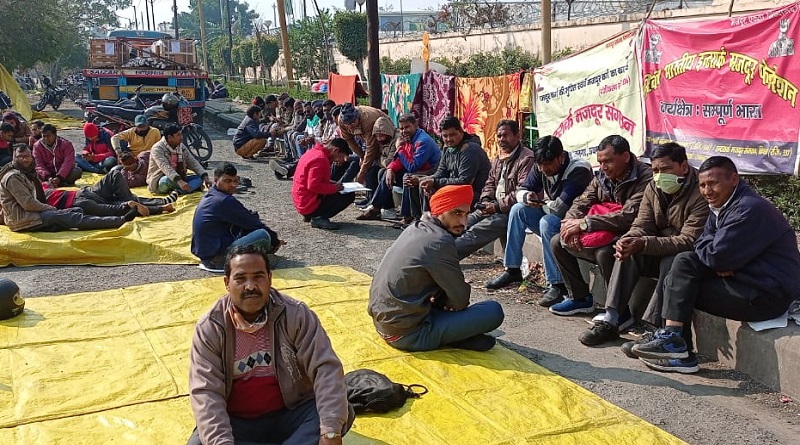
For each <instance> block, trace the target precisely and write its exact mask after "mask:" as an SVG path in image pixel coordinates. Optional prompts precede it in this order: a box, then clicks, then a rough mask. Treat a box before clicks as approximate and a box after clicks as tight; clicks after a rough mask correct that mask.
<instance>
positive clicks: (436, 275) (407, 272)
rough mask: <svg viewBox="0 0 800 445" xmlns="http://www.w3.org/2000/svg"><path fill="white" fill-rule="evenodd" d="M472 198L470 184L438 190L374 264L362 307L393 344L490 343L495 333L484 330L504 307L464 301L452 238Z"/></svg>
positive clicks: (482, 346)
mask: <svg viewBox="0 0 800 445" xmlns="http://www.w3.org/2000/svg"><path fill="white" fill-rule="evenodd" d="M472 198H473V193H472V186H470V185H448V186H444V187H442V188H440V189H439V190H437V191H436V193H434V194H433V196H431V199H430V205H431V210H430V213H427V212H426V213H425V214H423V216H422V219H420V221H417V222H415V223H413V224H412V225H410V226H409V227H408V228H406V229H405V230H404V231H403V233H402V234H400V236H399V237H398V238H397V240H396V241H395V242H394V244H392V246H391V247H390V248H389V250H387V251H386V255H385V256H384V257H383V260H382V261H381V264H380V265H379V266H378V270H377V272H375V277H374V278H373V280H372V285H371V286H370V290H369V306H368V308H367V311H368V312H369V314H370V316H372V320H373V323H374V324H375V329H376V330H377V331H378V334H379V335H380V336H381V337H382V338H383V339H384V340H385V341H386V343H388V344H389V345H390V346H392V347H393V348H397V349H401V350H405V351H428V350H433V349H437V348H440V347H442V346H445V347H454V348H462V349H470V350H475V351H488V350H489V349H491V348H492V347H494V345H495V339H494V337H491V336H489V335H486V333H487V332H490V331H492V330H494V329H496V328H497V327H498V326H500V324H501V323H502V322H503V308H502V306H500V304H499V303H497V302H496V301H483V302H480V303H476V304H473V305H470V304H469V300H470V291H471V288H470V285H469V284H468V283H467V282H466V281H465V280H464V273H463V272H462V271H461V266H460V265H459V262H458V261H459V260H458V253H457V251H456V245H455V241H454V239H453V238H454V237H457V236H459V235H461V234H462V233H464V228H465V226H466V224H467V216H468V215H469V210H470V206H471V204H472Z"/></svg>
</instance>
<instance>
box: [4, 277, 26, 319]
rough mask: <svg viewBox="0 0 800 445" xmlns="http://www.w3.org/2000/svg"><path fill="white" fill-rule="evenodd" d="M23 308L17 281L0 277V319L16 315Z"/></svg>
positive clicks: (23, 303)
mask: <svg viewBox="0 0 800 445" xmlns="http://www.w3.org/2000/svg"><path fill="white" fill-rule="evenodd" d="M23 309H25V300H23V299H22V297H21V296H20V294H19V286H17V283H15V282H13V281H11V280H9V279H8V278H0V320H8V319H9V318H13V317H16V316H17V315H19V314H21V313H22V310H23Z"/></svg>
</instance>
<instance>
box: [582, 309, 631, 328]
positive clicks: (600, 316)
mask: <svg viewBox="0 0 800 445" xmlns="http://www.w3.org/2000/svg"><path fill="white" fill-rule="evenodd" d="M626 316H627V317H628V318H625V319H624V320H623V319H620V320H619V321H620V324H619V326H618V327H617V330H618V331H619V332H625V331H627V330H628V328H629V327H631V326H633V324H634V323H635V322H636V320H634V319H633V317H631V316H630V313H628V312H627V311H626ZM605 317H606V313H605V312H601V313H599V314H597V315H595V316H594V317H592V321H590V322H589V324H594V322H596V321H605Z"/></svg>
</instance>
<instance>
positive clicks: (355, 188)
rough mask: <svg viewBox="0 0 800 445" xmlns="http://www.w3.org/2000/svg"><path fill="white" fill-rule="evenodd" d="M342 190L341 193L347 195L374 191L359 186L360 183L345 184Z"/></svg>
mask: <svg viewBox="0 0 800 445" xmlns="http://www.w3.org/2000/svg"><path fill="white" fill-rule="evenodd" d="M342 186H343V187H344V189H342V190H341V191H340V192H339V193H341V194H343V195H346V194H347V193H355V192H368V191H370V190H372V189H369V188H366V187H364V186H363V185H361V184H359V183H358V182H343V183H342Z"/></svg>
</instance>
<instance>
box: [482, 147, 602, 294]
mask: <svg viewBox="0 0 800 445" xmlns="http://www.w3.org/2000/svg"><path fill="white" fill-rule="evenodd" d="M533 156H534V162H535V164H536V165H535V166H534V167H533V168H532V169H531V171H530V174H528V177H527V178H525V180H524V181H523V182H522V183H521V184H520V187H519V189H518V190H517V191H516V194H517V197H516V198H517V203H516V204H514V206H513V207H511V211H510V212H509V216H508V231H507V232H506V248H505V253H504V255H503V264H504V265H505V267H506V270H504V271H503V272H501V273H500V274H499V275H497V276H496V277H494V278H492V279H491V280H489V281H488V282H487V283H486V288H487V289H492V290H494V289H500V288H502V287H505V286H508V285H509V284H514V283H521V282H522V280H523V278H524V277H523V276H522V271H521V270H520V266H521V265H522V246H523V245H524V244H525V236H526V230H528V229H530V230H531V231H533V232H534V233H536V234H539V235H540V236H541V238H542V258H543V261H544V275H545V278H546V279H547V283H548V284H549V285H550V288H549V289H548V290H547V292H546V293H545V294H544V296H543V297H542V298H541V299H540V300H539V304H540V305H542V306H545V307H549V306H552V305H553V304H555V303H558V302H559V301H561V299H562V298H563V297H562V296H563V295H565V294H566V293H567V289H566V287H565V286H564V280H563V279H562V278H561V272H560V271H559V270H558V265H557V264H556V259H555V258H554V257H553V251H552V250H551V249H550V242H549V240H550V239H551V238H552V237H553V236H554V235H557V234H558V232H559V230H560V229H561V220H562V219H563V218H564V215H566V213H567V210H569V207H570V206H571V205H572V202H573V201H574V200H575V199H576V198H577V197H579V196H580V195H581V194H582V193H583V191H584V190H585V189H586V186H587V185H589V182H590V181H591V180H592V166H591V164H589V162H587V161H586V160H584V159H581V158H578V157H572V156H570V154H569V153H567V152H566V151H564V146H563V145H562V144H561V140H560V139H558V138H557V137H555V136H545V137H542V138H539V139H537V140H536V143H535V144H534V148H533Z"/></svg>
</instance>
